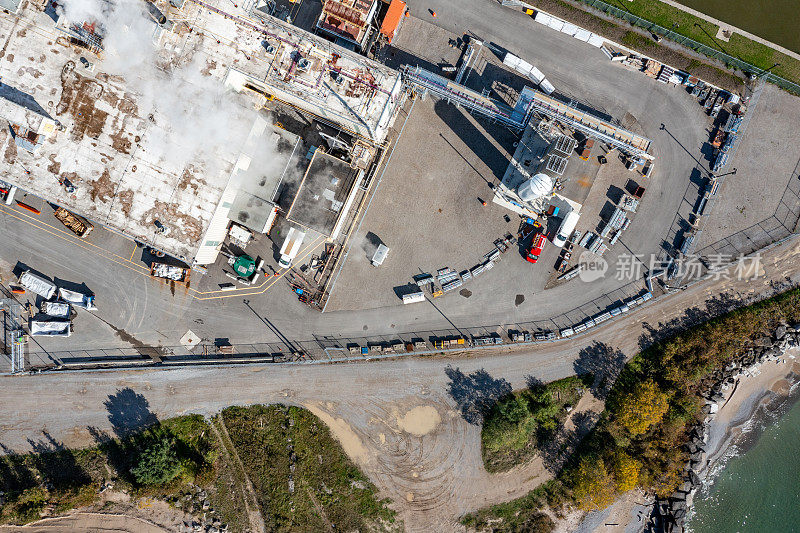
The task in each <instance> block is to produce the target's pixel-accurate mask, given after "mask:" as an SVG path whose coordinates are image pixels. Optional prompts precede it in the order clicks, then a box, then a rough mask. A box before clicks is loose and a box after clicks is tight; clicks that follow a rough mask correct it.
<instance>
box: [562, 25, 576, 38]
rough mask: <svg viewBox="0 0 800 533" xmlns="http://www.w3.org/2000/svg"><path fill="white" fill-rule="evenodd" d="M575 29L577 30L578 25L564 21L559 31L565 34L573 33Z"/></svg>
mask: <svg viewBox="0 0 800 533" xmlns="http://www.w3.org/2000/svg"><path fill="white" fill-rule="evenodd" d="M576 31H578V27H577V26H576V25H575V24H570V23H569V22H565V23H564V26H563V27H562V28H561V33H566V34H567V35H575V32H576Z"/></svg>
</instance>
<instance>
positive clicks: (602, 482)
mask: <svg viewBox="0 0 800 533" xmlns="http://www.w3.org/2000/svg"><path fill="white" fill-rule="evenodd" d="M615 487H616V484H615V483H614V478H613V477H612V476H611V474H609V472H608V470H607V469H606V465H605V463H604V462H603V460H602V459H600V458H598V457H584V458H583V459H581V462H580V464H579V465H578V468H577V469H576V470H575V472H574V473H573V476H572V495H573V496H574V498H575V501H576V502H577V504H578V507H580V508H581V509H583V510H585V511H592V510H595V509H603V508H605V507H608V506H609V505H611V503H612V502H613V501H614V496H615V495H616V492H615V490H614V489H615Z"/></svg>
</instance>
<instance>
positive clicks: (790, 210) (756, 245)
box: [697, 161, 800, 257]
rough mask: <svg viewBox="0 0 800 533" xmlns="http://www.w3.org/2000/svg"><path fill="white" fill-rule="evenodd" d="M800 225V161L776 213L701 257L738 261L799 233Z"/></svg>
mask: <svg viewBox="0 0 800 533" xmlns="http://www.w3.org/2000/svg"><path fill="white" fill-rule="evenodd" d="M799 224H800V161H798V162H797V165H796V166H795V168H794V171H793V172H792V175H791V176H790V177H789V183H787V184H786V189H785V190H784V191H783V195H782V196H781V200H780V202H778V206H777V207H776V208H775V213H773V214H772V215H770V216H769V217H767V218H765V219H764V220H761V221H759V222H756V223H755V224H753V225H752V226H749V227H747V228H745V229H743V230H741V231H738V232H736V233H734V234H732V235H729V236H727V237H725V238H724V239H721V240H719V241H717V242H714V243H712V244H709V245H707V246H705V247H703V248H702V249H701V250H698V251H697V255H699V256H705V257H708V256H710V255H712V254H717V255H721V254H724V255H728V256H731V257H736V256H740V255H747V254H751V253H753V252H755V251H756V250H760V249H761V248H763V247H764V246H767V245H768V244H770V243H772V242H775V241H777V240H779V239H783V238H784V237H786V236H788V235H790V234H792V233H795V232H797V229H798V225H799Z"/></svg>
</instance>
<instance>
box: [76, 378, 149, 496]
mask: <svg viewBox="0 0 800 533" xmlns="http://www.w3.org/2000/svg"><path fill="white" fill-rule="evenodd" d="M103 404H104V405H105V408H106V410H107V411H108V421H109V422H110V423H111V431H112V433H108V432H106V431H104V430H101V429H98V428H96V427H92V426H89V427H88V428H87V430H88V431H89V434H90V435H91V436H92V438H93V439H94V441H95V442H96V443H97V445H98V446H99V448H100V450H102V451H103V453H105V454H106V457H107V458H108V462H109V464H110V465H111V467H112V468H113V469H114V470H115V471H116V472H117V475H118V476H120V477H122V478H124V479H127V480H129V481H130V480H131V476H130V468H131V466H132V465H133V463H134V461H135V460H136V458H137V457H138V456H139V453H140V451H141V443H138V442H137V439H136V438H135V435H136V434H137V433H139V432H141V431H142V430H144V429H146V428H148V427H152V426H155V425H157V424H158V418H156V415H155V414H153V413H152V412H151V411H150V403H149V402H148V401H147V398H145V397H144V396H143V395H141V394H139V393H137V392H136V391H134V390H133V389H131V388H130V387H126V388H124V389H117V392H116V393H115V394H110V395H109V396H108V399H106V401H105V402H103ZM114 437H117V438H114Z"/></svg>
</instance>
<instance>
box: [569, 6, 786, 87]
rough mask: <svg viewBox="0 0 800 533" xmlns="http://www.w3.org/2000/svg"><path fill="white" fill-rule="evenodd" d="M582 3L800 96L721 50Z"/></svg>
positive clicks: (615, 10)
mask: <svg viewBox="0 0 800 533" xmlns="http://www.w3.org/2000/svg"><path fill="white" fill-rule="evenodd" d="M581 1H582V2H583V3H585V4H588V5H590V6H592V7H593V8H595V9H599V10H600V11H603V12H605V13H608V14H609V15H613V16H615V17H617V18H621V19H623V20H625V21H627V22H629V23H631V24H632V25H634V26H637V27H639V28H642V29H645V30H647V31H649V32H651V33H654V34H657V35H661V36H662V37H665V38H667V39H669V40H670V41H673V42H676V43H678V44H681V45H683V46H685V47H687V48H691V49H692V50H694V51H696V52H699V53H701V54H703V55H705V56H708V57H711V58H713V59H716V60H718V61H721V62H722V63H724V64H725V65H726V66H727V67H728V68H731V69H736V70H740V71H742V72H744V73H745V74H747V75H755V76H759V77H762V76H763V78H764V79H765V80H767V81H768V82H770V83H773V84H775V85H777V86H778V87H780V88H782V89H784V90H787V91H789V92H791V93H794V94H798V95H800V85H798V84H796V83H793V82H791V81H789V80H787V79H784V78H781V77H780V76H777V75H775V74H773V73H771V72H766V71H765V70H764V69H762V68H759V67H756V66H755V65H751V64H750V63H747V62H746V61H742V60H741V59H739V58H736V57H733V56H730V55H728V54H726V53H725V52H723V51H721V50H717V49H715V48H711V47H710V46H707V45H705V44H703V43H699V42H697V41H695V40H694V39H690V38H689V37H686V36H684V35H681V34H680V33H676V32H674V31H672V30H669V29H667V28H664V27H662V26H659V25H658V24H655V23H653V22H651V21H649V20H645V19H643V18H641V17H637V16H636V15H634V14H633V13H630V12H628V11H625V10H623V9H620V8H618V7H614V6H612V5H609V4H607V3H605V2H603V1H602V0H581Z"/></svg>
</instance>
